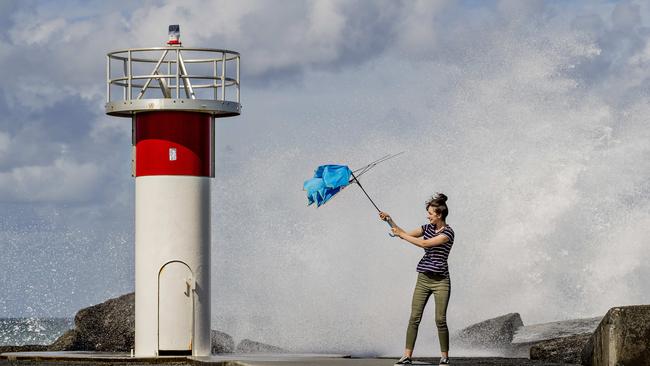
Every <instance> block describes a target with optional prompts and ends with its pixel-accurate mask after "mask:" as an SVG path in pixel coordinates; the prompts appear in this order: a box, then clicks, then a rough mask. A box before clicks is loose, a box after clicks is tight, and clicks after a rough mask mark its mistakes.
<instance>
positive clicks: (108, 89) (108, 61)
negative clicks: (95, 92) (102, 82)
mask: <svg viewBox="0 0 650 366" xmlns="http://www.w3.org/2000/svg"><path fill="white" fill-rule="evenodd" d="M110 102H111V56H109V55H106V103H110Z"/></svg>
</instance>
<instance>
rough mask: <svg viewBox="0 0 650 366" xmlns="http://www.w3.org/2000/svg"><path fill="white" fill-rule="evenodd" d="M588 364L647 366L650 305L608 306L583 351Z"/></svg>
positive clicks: (600, 365) (649, 364) (649, 365)
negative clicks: (609, 307)
mask: <svg viewBox="0 0 650 366" xmlns="http://www.w3.org/2000/svg"><path fill="white" fill-rule="evenodd" d="M582 364H583V365H588V366H605V365H635V366H650V305H635V306H621V307H614V308H611V309H609V311H608V312H607V314H606V315H605V317H604V318H603V320H602V321H601V322H600V324H599V325H598V328H597V329H596V331H595V332H594V333H593V335H592V336H591V337H590V338H589V341H588V342H587V344H586V346H585V348H584V349H583V352H582Z"/></svg>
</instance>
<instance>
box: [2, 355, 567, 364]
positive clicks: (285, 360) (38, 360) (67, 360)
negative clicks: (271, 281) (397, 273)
mask: <svg viewBox="0 0 650 366" xmlns="http://www.w3.org/2000/svg"><path fill="white" fill-rule="evenodd" d="M396 360H397V358H351V357H349V356H345V355H329V354H230V355H215V356H209V357H184V356H168V357H150V358H139V357H130V355H128V354H126V353H100V352H14V353H3V354H2V355H0V366H6V365H40V366H54V365H56V366H67V365H89V366H99V365H102V366H105V365H125V366H140V365H166V366H172V365H174V366H176V365H179V366H181V365H188V366H297V365H311V366H393V364H394V363H395V361H396ZM451 361H452V365H467V366H469V365H485V366H487V365H495V366H496V365H499V366H510V365H513V366H514V365H522V366H527V365H530V366H533V365H537V366H556V365H557V366H559V365H568V364H559V363H549V362H542V361H531V360H528V359H524V358H500V357H458V358H452V359H451ZM437 364H438V358H435V357H434V358H416V362H415V363H414V365H423V366H424V365H437Z"/></svg>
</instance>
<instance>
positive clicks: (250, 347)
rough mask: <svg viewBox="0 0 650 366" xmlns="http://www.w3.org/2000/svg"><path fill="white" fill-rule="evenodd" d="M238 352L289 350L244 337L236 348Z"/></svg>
mask: <svg viewBox="0 0 650 366" xmlns="http://www.w3.org/2000/svg"><path fill="white" fill-rule="evenodd" d="M235 352H236V353H287V350H285V349H282V348H280V347H276V346H271V345H270V344H265V343H260V342H255V341H251V340H250V339H242V340H241V342H239V344H238V345H237V348H236V349H235Z"/></svg>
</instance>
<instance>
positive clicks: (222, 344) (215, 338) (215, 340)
mask: <svg viewBox="0 0 650 366" xmlns="http://www.w3.org/2000/svg"><path fill="white" fill-rule="evenodd" d="M210 341H211V343H212V354H217V353H232V352H233V351H234V350H235V341H234V340H233V339H232V337H231V336H230V335H228V334H226V333H224V332H220V331H218V330H214V329H213V330H212V332H211V333H210Z"/></svg>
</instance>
